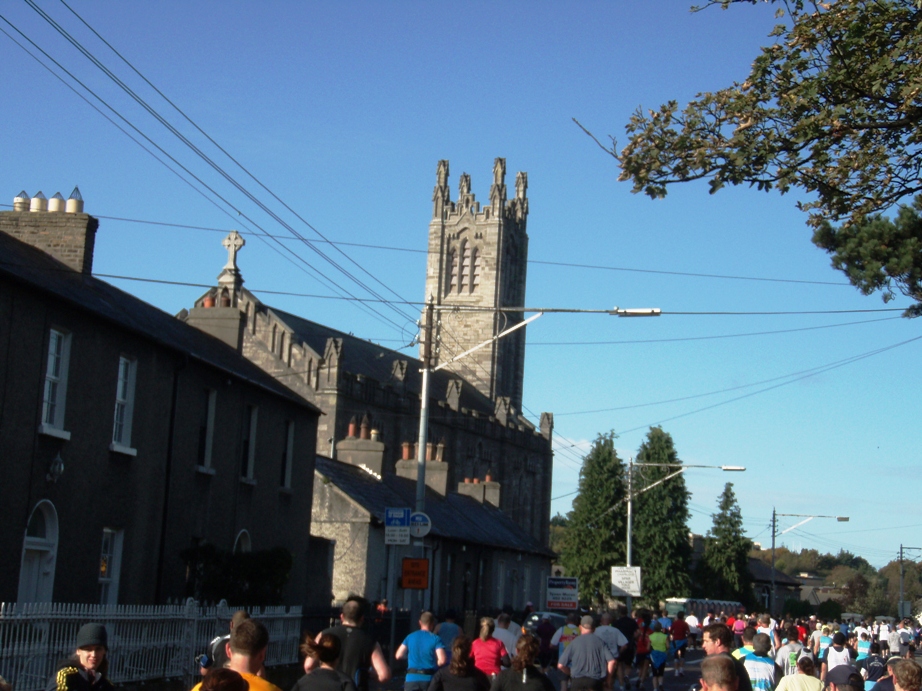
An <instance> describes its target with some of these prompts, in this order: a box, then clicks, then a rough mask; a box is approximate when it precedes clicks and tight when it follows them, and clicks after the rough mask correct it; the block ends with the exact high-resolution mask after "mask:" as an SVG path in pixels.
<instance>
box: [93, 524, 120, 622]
mask: <svg viewBox="0 0 922 691" xmlns="http://www.w3.org/2000/svg"><path fill="white" fill-rule="evenodd" d="M124 535H125V533H124V531H122V530H113V529H112V528H103V530H102V549H101V550H100V553H99V604H101V605H116V604H118V578H119V573H120V572H121V569H122V542H123V538H124Z"/></svg>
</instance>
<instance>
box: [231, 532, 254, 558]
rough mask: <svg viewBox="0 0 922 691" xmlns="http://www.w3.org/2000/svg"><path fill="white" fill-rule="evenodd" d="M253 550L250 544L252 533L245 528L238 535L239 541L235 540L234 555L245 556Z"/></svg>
mask: <svg viewBox="0 0 922 691" xmlns="http://www.w3.org/2000/svg"><path fill="white" fill-rule="evenodd" d="M251 549H252V545H251V544H250V533H249V531H247V530H246V528H244V529H243V530H241V531H240V532H239V533H237V539H236V540H234V554H243V553H245V552H249V551H250V550H251Z"/></svg>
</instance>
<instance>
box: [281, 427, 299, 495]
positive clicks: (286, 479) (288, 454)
mask: <svg viewBox="0 0 922 691" xmlns="http://www.w3.org/2000/svg"><path fill="white" fill-rule="evenodd" d="M284 442H285V447H284V451H282V478H281V483H280V484H281V485H282V487H285V488H286V489H290V488H291V465H292V460H293V458H294V450H295V423H294V422H292V421H291V420H287V421H286V422H285V439H284Z"/></svg>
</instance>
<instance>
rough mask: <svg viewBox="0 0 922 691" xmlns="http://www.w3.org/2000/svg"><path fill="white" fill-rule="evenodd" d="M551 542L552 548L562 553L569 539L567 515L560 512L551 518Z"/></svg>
mask: <svg viewBox="0 0 922 691" xmlns="http://www.w3.org/2000/svg"><path fill="white" fill-rule="evenodd" d="M548 537H549V542H550V547H551V549H552V550H554V551H555V552H557V554H560V553H561V552H562V551H563V546H564V544H565V542H566V539H567V517H566V516H562V515H560V514H559V513H558V514H557V515H556V516H554V517H553V518H551V526H550V533H549V536H548Z"/></svg>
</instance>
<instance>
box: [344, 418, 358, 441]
mask: <svg viewBox="0 0 922 691" xmlns="http://www.w3.org/2000/svg"><path fill="white" fill-rule="evenodd" d="M355 428H356V423H355V418H354V417H353V418H352V419H351V420H349V432H348V433H347V434H346V436H347V437H348V438H349V439H355V431H356V430H355Z"/></svg>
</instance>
